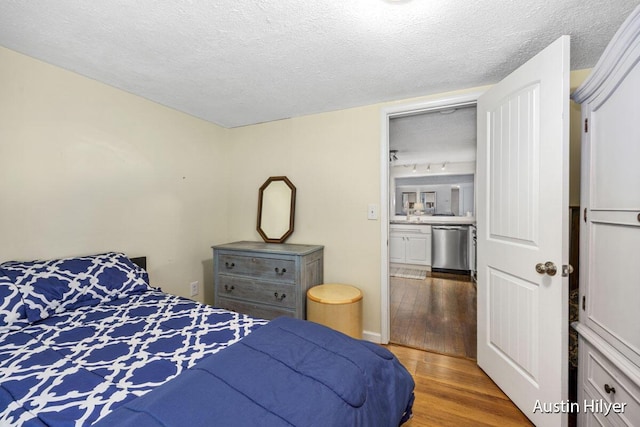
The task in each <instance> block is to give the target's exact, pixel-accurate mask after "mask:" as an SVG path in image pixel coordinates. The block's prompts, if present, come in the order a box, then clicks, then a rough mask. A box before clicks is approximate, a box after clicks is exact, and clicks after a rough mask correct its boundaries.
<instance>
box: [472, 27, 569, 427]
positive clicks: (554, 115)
mask: <svg viewBox="0 0 640 427" xmlns="http://www.w3.org/2000/svg"><path fill="white" fill-rule="evenodd" d="M568 120H569V36H562V37H561V38H560V39H558V40H557V41H555V42H554V43H553V44H551V45H550V46H549V47H547V48H546V49H545V50H544V51H542V52H541V53H539V54H538V55H536V56H535V57H534V58H532V59H531V60H530V61H529V62H527V63H526V64H525V65H523V66H522V67H520V68H518V69H517V70H516V71H515V72H513V73H512V74H511V75H510V76H508V77H507V78H506V79H504V80H503V81H502V82H500V83H499V84H497V85H495V86H494V87H492V88H491V89H490V90H489V91H487V92H486V93H485V94H483V95H482V96H481V97H480V98H479V100H478V160H477V169H478V170H477V180H478V182H477V190H478V197H477V202H478V210H477V226H478V365H479V366H480V367H481V368H482V369H483V370H484V371H485V372H486V373H487V374H488V375H489V376H490V377H491V378H492V379H493V380H494V381H495V382H496V384H498V386H499V387H500V388H501V389H502V390H503V391H504V392H505V393H506V394H507V395H508V396H509V397H510V398H511V400H513V402H514V403H515V404H516V405H518V407H519V408H520V409H521V410H522V412H523V413H524V414H525V415H526V416H527V417H529V418H530V419H531V420H532V421H533V423H534V424H535V425H536V426H538V427H543V426H560V425H564V424H566V421H567V417H566V414H562V413H543V411H541V410H537V411H536V410H535V409H536V405H537V404H539V405H540V406H539V408H540V407H543V406H542V405H544V404H545V403H547V404H549V403H557V404H560V403H561V402H562V401H566V398H567V382H568V381H567V352H568V351H567V339H568V307H567V303H568V301H567V300H568V294H567V290H568V281H567V278H566V277H562V266H563V265H564V264H567V262H568V252H569V251H568V229H569V228H568V207H569V200H568V191H569V185H568V184H569V182H568V169H569V161H568V152H569V130H568V129H569V128H568ZM546 263H552V264H553V265H555V266H556V268H557V273H556V274H555V275H551V270H552V269H548V268H547V272H546V273H545V272H543V273H540V272H538V271H537V270H536V265H537V264H540V265H541V266H543V268H544V266H545V264H546ZM549 265H551V264H549ZM539 408H538V409H539Z"/></svg>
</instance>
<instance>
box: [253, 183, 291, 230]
mask: <svg viewBox="0 0 640 427" xmlns="http://www.w3.org/2000/svg"><path fill="white" fill-rule="evenodd" d="M295 203H296V187H295V186H294V185H293V184H292V183H291V181H289V179H287V177H286V176H272V177H270V178H269V179H267V180H266V181H265V183H264V184H262V187H260V191H259V197H258V227H257V230H258V233H260V236H262V239H263V240H264V241H265V242H269V243H283V242H284V241H285V240H286V239H287V238H288V237H289V236H290V235H291V233H293V219H294V215H295Z"/></svg>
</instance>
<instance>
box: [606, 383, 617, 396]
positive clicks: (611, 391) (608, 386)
mask: <svg viewBox="0 0 640 427" xmlns="http://www.w3.org/2000/svg"><path fill="white" fill-rule="evenodd" d="M604 391H606V392H607V394H610V393H615V392H616V388H615V387H611V386H610V385H609V384H605V385H604Z"/></svg>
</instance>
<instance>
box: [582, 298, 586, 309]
mask: <svg viewBox="0 0 640 427" xmlns="http://www.w3.org/2000/svg"><path fill="white" fill-rule="evenodd" d="M586 306H587V297H586V296H584V295H582V311H584V310H586V308H585V307H586Z"/></svg>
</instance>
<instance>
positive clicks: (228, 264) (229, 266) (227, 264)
mask: <svg viewBox="0 0 640 427" xmlns="http://www.w3.org/2000/svg"><path fill="white" fill-rule="evenodd" d="M224 266H225V267H227V268H233V267H235V266H236V265H235V263H233V262H232V263H228V262H225V263H224Z"/></svg>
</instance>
